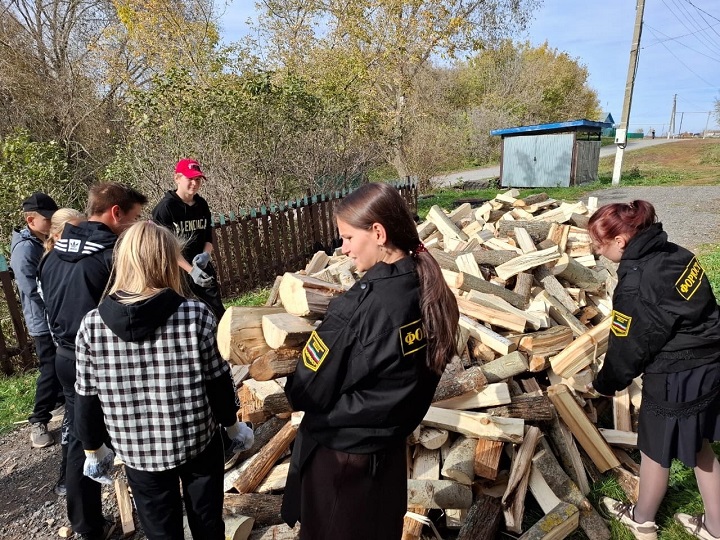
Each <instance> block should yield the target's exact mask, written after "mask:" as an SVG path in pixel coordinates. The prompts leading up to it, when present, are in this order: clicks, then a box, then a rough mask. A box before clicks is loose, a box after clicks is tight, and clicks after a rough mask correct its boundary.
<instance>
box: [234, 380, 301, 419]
mask: <svg viewBox="0 0 720 540" xmlns="http://www.w3.org/2000/svg"><path fill="white" fill-rule="evenodd" d="M243 386H245V387H246V388H248V390H250V392H251V393H252V395H253V398H254V399H255V400H256V401H257V403H259V404H260V406H261V407H262V409H263V410H265V411H266V412H268V413H270V414H279V413H283V412H291V411H292V408H291V407H290V403H289V402H288V400H287V397H286V396H285V390H284V389H283V387H282V386H280V385H279V384H278V383H277V381H276V380H272V381H256V380H255V379H247V380H246V381H245V382H243Z"/></svg>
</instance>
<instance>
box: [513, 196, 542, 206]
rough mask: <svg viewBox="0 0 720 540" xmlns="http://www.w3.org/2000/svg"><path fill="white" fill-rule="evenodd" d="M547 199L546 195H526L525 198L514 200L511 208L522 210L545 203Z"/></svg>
mask: <svg viewBox="0 0 720 540" xmlns="http://www.w3.org/2000/svg"><path fill="white" fill-rule="evenodd" d="M548 199H549V197H548V194H547V193H534V194H533V195H528V196H527V197H523V198H522V199H518V200H516V201H515V202H514V203H513V206H518V207H520V208H524V207H526V206H532V205H533V204H537V203H540V202H543V201H547V200H548Z"/></svg>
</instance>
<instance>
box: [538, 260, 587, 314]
mask: <svg viewBox="0 0 720 540" xmlns="http://www.w3.org/2000/svg"><path fill="white" fill-rule="evenodd" d="M535 278H536V279H537V280H538V281H539V282H540V283H541V284H542V286H543V288H544V289H545V293H546V294H547V295H548V296H550V297H552V298H555V299H556V300H557V301H558V302H560V303H561V304H562V305H563V307H565V309H567V310H568V311H569V312H570V313H572V314H573V315H574V314H575V313H577V312H578V310H579V309H580V306H578V304H577V302H575V299H574V298H573V297H572V296H570V293H568V292H567V290H565V287H563V286H562V284H561V283H560V282H559V281H558V279H557V278H556V277H555V276H554V275H553V274H552V271H551V270H550V269H549V268H547V267H546V266H541V267H540V268H537V269H536V270H535Z"/></svg>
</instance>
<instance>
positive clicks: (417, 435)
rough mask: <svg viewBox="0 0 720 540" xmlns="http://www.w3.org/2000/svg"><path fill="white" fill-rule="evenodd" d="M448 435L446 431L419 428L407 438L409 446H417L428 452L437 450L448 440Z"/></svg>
mask: <svg viewBox="0 0 720 540" xmlns="http://www.w3.org/2000/svg"><path fill="white" fill-rule="evenodd" d="M449 436H450V433H448V430H446V429H439V428H434V427H428V426H419V427H418V429H416V431H414V432H413V434H412V435H410V437H409V438H408V443H409V444H419V445H421V446H422V447H423V448H426V449H428V450H437V449H438V448H440V447H441V446H442V445H443V444H445V442H446V441H447V440H448V437H449Z"/></svg>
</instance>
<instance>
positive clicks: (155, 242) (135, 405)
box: [75, 222, 253, 540]
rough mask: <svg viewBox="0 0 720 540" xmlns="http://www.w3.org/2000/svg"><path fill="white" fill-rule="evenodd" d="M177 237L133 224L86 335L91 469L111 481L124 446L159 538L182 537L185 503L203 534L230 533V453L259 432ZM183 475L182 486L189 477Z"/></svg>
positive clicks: (81, 342) (81, 375) (80, 414)
mask: <svg viewBox="0 0 720 540" xmlns="http://www.w3.org/2000/svg"><path fill="white" fill-rule="evenodd" d="M179 254H180V246H179V242H178V240H177V239H176V237H175V236H174V235H173V234H172V233H171V232H170V231H168V230H166V229H164V228H163V227H159V226H157V225H155V224H154V223H152V222H141V223H137V224H135V225H133V226H132V227H131V228H130V229H128V230H127V231H126V232H125V233H124V234H123V235H122V236H121V237H120V240H119V242H118V246H117V248H116V251H115V270H116V276H115V281H114V283H113V284H112V286H111V287H110V289H109V291H108V295H107V297H106V298H105V299H104V300H103V301H102V302H101V303H100V305H99V306H98V308H97V309H94V310H93V311H91V312H90V313H88V314H87V315H86V316H85V318H84V319H83V321H82V323H81V325H80V330H79V331H78V336H77V340H76V352H77V382H76V391H77V402H76V420H75V423H76V429H77V433H78V438H79V439H80V440H81V441H82V442H83V447H84V448H85V450H86V456H87V457H86V460H85V468H84V474H85V475H86V476H89V477H90V478H93V479H94V480H97V481H99V482H103V483H108V482H110V481H111V478H110V469H111V467H112V462H113V458H114V452H113V450H110V449H109V448H108V447H107V446H106V445H105V444H104V442H105V439H104V437H103V434H104V432H105V430H107V434H108V435H109V438H110V441H111V442H112V446H113V448H114V451H115V453H117V455H118V457H120V458H121V459H122V460H123V462H124V463H125V470H126V473H127V478H128V483H129V484H130V487H131V488H132V491H133V497H134V499H135V503H136V506H137V510H138V516H139V518H140V522H141V524H142V526H143V530H144V532H145V534H146V536H147V538H149V539H151V540H152V539H164V540H167V539H178V540H182V539H183V524H182V509H183V502H184V506H185V511H186V514H187V517H188V522H189V525H190V530H191V531H192V535H193V538H196V539H199V538H203V539H208V540H214V539H217V540H224V538H225V526H224V524H223V521H222V502H223V465H224V453H223V446H222V442H221V439H220V432H219V430H218V427H219V426H218V423H219V424H222V425H223V426H226V429H227V433H228V435H229V437H230V438H231V439H232V440H233V443H234V450H236V451H240V450H242V449H244V448H248V447H250V446H251V445H252V443H253V433H252V430H251V429H250V428H248V427H247V426H246V425H245V424H240V423H238V421H237V416H236V412H237V406H236V404H235V392H234V388H233V383H232V379H231V377H230V371H229V369H228V366H227V364H226V363H225V362H224V361H223V360H222V358H221V357H220V355H219V353H218V350H217V345H216V342H215V330H216V321H215V317H214V316H213V314H212V312H211V311H210V310H209V309H208V308H207V307H206V306H205V305H204V304H203V303H202V302H199V301H197V300H190V299H187V298H185V297H184V296H183V295H182V289H181V278H180V272H179V268H178V265H177V260H178V256H179ZM181 484H182V494H181V489H180V485H181Z"/></svg>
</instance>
